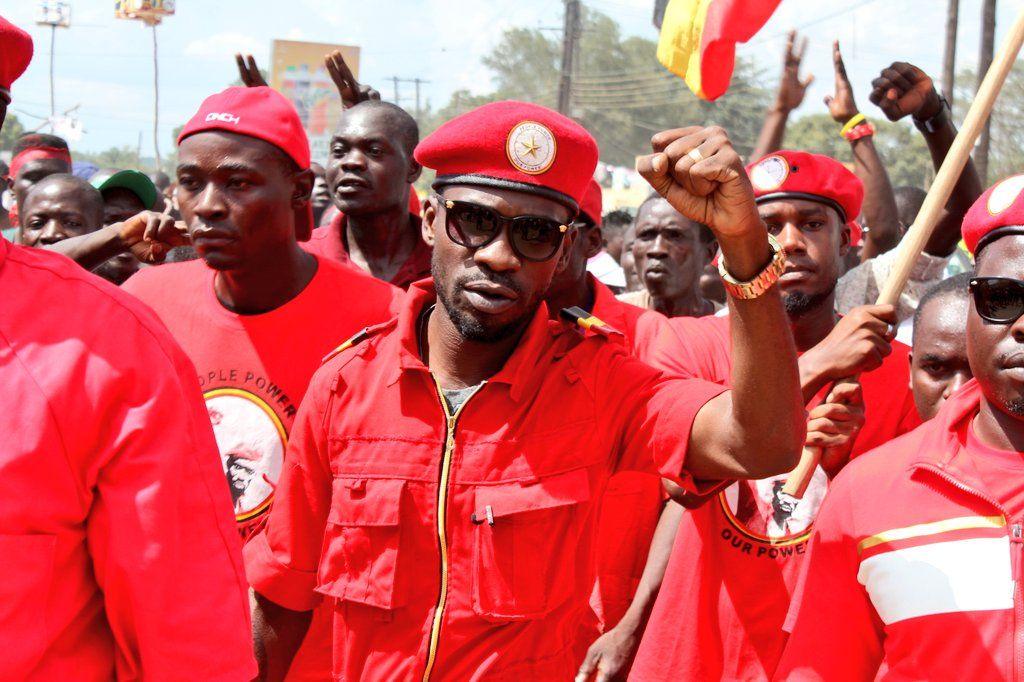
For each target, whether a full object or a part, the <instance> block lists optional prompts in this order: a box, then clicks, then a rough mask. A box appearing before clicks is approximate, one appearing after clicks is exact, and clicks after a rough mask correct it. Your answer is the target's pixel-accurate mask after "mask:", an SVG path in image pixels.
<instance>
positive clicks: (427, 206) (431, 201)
mask: <svg viewBox="0 0 1024 682" xmlns="http://www.w3.org/2000/svg"><path fill="white" fill-rule="evenodd" d="M436 219H437V197H436V196H434V195H433V194H432V195H430V196H429V197H427V199H426V201H424V202H423V219H422V220H423V222H422V223H421V224H420V233H421V234H422V235H423V241H425V242H426V243H427V245H428V246H430V247H431V248H433V247H434V237H435V234H434V220H436Z"/></svg>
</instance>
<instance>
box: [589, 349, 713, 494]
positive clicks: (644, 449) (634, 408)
mask: <svg viewBox="0 0 1024 682" xmlns="http://www.w3.org/2000/svg"><path fill="white" fill-rule="evenodd" d="M608 350H609V352H608V354H607V356H605V357H602V358H601V360H600V361H599V362H597V363H595V365H596V366H597V367H599V368H600V371H599V372H598V376H599V385H598V389H597V390H598V392H597V399H598V404H599V405H600V406H601V410H602V412H604V414H605V415H606V416H603V417H601V419H602V421H603V423H607V424H616V425H619V427H620V428H621V431H620V432H619V433H618V434H616V435H615V437H616V438H617V439H618V440H617V447H616V451H617V452H619V453H620V454H619V459H618V463H617V467H616V468H617V469H618V470H637V471H648V472H651V473H655V472H657V473H659V474H660V475H662V476H664V477H665V478H668V479H669V480H671V481H673V482H674V483H676V484H677V485H680V486H682V487H683V488H685V489H686V490H689V491H691V492H697V490H696V488H695V486H694V483H693V480H692V479H691V477H690V475H689V474H688V473H687V472H686V452H687V449H688V447H689V444H690V433H691V431H692V430H693V421H694V419H695V418H696V417H697V412H699V411H700V409H701V408H702V407H704V405H705V404H707V402H708V401H709V400H711V399H712V398H714V397H715V396H716V395H718V394H720V393H722V392H723V391H725V390H726V388H725V387H724V386H720V385H718V384H713V383H710V382H707V381H703V380H700V379H682V378H678V377H667V376H665V375H663V374H662V373H661V372H659V371H658V370H656V369H653V368H651V367H648V366H647V365H646V364H644V363H642V362H640V361H639V360H637V359H635V358H632V357H629V356H626V355H625V354H624V353H622V352H619V351H617V350H613V349H611V348H609V349H608Z"/></svg>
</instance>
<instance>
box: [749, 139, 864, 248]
mask: <svg viewBox="0 0 1024 682" xmlns="http://www.w3.org/2000/svg"><path fill="white" fill-rule="evenodd" d="M747 175H749V176H750V183H751V184H752V185H753V186H754V198H755V199H756V200H757V203H758V204H763V203H767V202H769V201H775V200H777V199H807V200H808V201H816V202H818V203H820V204H825V205H826V206H829V207H830V208H832V209H834V210H835V211H836V213H838V214H839V217H840V219H841V220H842V221H843V222H844V223H846V224H847V225H849V227H850V237H851V241H853V239H854V238H857V241H858V242H859V236H860V233H861V229H860V226H859V225H857V223H856V222H855V219H856V218H857V216H858V215H860V207H861V203H863V201H864V183H862V182H861V181H860V178H858V177H857V176H856V175H854V174H853V173H852V172H851V171H850V170H849V169H848V168H847V167H846V166H844V165H843V164H841V163H839V162H838V161H836V160H835V159H833V158H831V157H829V156H824V155H822V154H812V153H810V152H800V151H789V150H783V151H778V152H773V153H771V154H768V155H767V156H765V157H763V158H761V159H759V160H758V161H755V162H754V163H752V164H750V165H749V166H747Z"/></svg>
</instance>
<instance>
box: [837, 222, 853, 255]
mask: <svg viewBox="0 0 1024 682" xmlns="http://www.w3.org/2000/svg"><path fill="white" fill-rule="evenodd" d="M850 239H851V237H850V224H849V223H844V224H843V225H842V227H840V228H839V255H840V256H842V257H843V258H846V254H848V253H850Z"/></svg>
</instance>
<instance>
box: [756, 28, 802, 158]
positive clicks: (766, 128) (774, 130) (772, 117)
mask: <svg viewBox="0 0 1024 682" xmlns="http://www.w3.org/2000/svg"><path fill="white" fill-rule="evenodd" d="M796 41H797V35H796V31H790V32H789V37H788V39H787V40H786V52H785V54H784V55H783V58H782V76H781V77H780V78H779V90H778V92H777V93H776V95H775V102H774V103H773V104H772V106H771V108H770V109H768V111H767V112H765V115H764V124H763V125H762V126H761V134H760V135H759V136H758V138H757V146H756V147H754V151H753V152H752V153H751V155H750V158H751V160H756V159H760V158H761V157H762V156H764V155H765V154H770V153H772V152H775V151H778V150H780V149H782V140H783V138H784V137H785V136H786V123H787V122H788V121H789V114H790V112H791V111H793V110H794V109H796V108H797V107H799V106H800V105H801V104H802V103H803V101H804V95H805V94H806V92H807V88H808V86H810V84H811V83H813V82H814V76H813V75H811V74H808V75H807V77H806V78H800V63H801V62H802V61H803V58H804V53H805V52H806V51H807V38H804V39H803V40H802V41H800V47H799V49H797V48H796Z"/></svg>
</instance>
